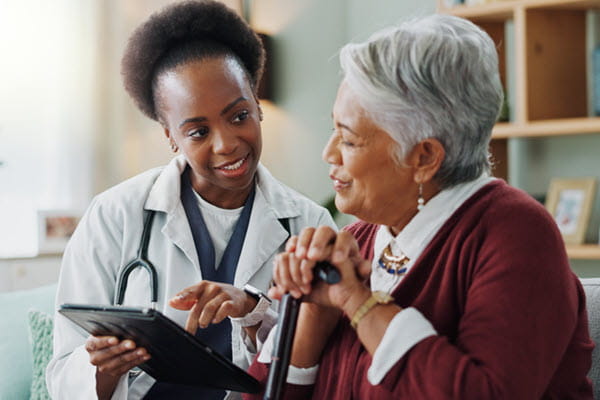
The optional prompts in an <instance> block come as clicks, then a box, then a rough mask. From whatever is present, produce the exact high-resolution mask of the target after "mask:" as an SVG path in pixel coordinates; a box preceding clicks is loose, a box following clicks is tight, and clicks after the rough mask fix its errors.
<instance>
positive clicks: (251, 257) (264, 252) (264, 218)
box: [234, 190, 288, 287]
mask: <svg viewBox="0 0 600 400" xmlns="http://www.w3.org/2000/svg"><path fill="white" fill-rule="evenodd" d="M287 238H288V233H287V231H286V230H285V228H284V227H283V226H282V225H281V223H280V222H279V220H278V219H277V216H276V215H275V212H274V210H273V209H272V208H271V207H270V206H269V204H268V203H267V202H266V200H265V197H264V195H263V193H262V191H261V190H257V192H256V198H255V199H254V205H253V207H252V215H251V216H250V223H249V225H248V231H247V232H246V238H245V240H244V246H243V247H242V252H241V254H240V259H239V262H238V266H237V273H236V275H235V281H234V285H235V286H237V287H242V286H244V285H245V284H246V283H248V281H249V280H250V278H252V276H253V275H254V274H255V273H256V272H257V271H258V270H259V269H260V268H261V267H262V266H263V264H264V263H265V262H266V261H267V260H268V259H269V258H270V257H271V256H273V255H274V254H275V253H276V252H277V251H278V250H279V248H280V247H281V246H283V244H284V243H285V241H286V239H287ZM268 267H270V265H269V266H268Z"/></svg>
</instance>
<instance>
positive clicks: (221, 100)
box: [159, 57, 262, 208]
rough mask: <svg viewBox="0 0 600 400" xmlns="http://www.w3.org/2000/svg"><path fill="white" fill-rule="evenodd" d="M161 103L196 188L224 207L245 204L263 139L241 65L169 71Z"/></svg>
mask: <svg viewBox="0 0 600 400" xmlns="http://www.w3.org/2000/svg"><path fill="white" fill-rule="evenodd" d="M159 104H160V114H161V115H162V117H163V118H164V119H165V121H164V122H163V123H164V124H165V125H166V126H165V128H166V129H165V132H166V134H167V136H168V137H169V138H170V139H171V140H173V141H174V142H175V144H176V145H177V146H178V147H179V149H180V150H181V152H182V153H183V154H184V155H185V157H186V159H187V161H188V163H189V165H190V166H191V168H192V171H193V174H192V183H193V186H194V189H195V190H196V191H197V192H198V193H199V194H200V195H201V196H202V197H203V198H205V199H206V200H207V201H209V202H211V203H213V204H216V205H218V206H221V207H226V208H231V207H237V206H240V205H241V204H243V202H244V200H245V199H246V197H247V195H248V193H249V191H250V189H251V187H252V183H253V178H254V174H255V172H256V168H257V165H258V160H259V158H260V153H261V148H262V141H261V131H260V116H259V109H258V103H257V101H256V98H255V96H254V93H253V91H252V88H251V87H250V83H249V82H248V78H247V76H246V73H245V72H244V70H243V69H242V68H241V67H240V65H239V63H238V62H237V61H236V60H234V59H232V58H223V57H220V58H209V59H206V60H203V61H195V62H190V63H187V64H183V65H181V66H178V67H176V68H175V69H174V70H172V71H168V72H165V73H164V74H163V76H161V77H160V78H159Z"/></svg>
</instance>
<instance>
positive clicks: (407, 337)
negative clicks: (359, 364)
mask: <svg viewBox="0 0 600 400" xmlns="http://www.w3.org/2000/svg"><path fill="white" fill-rule="evenodd" d="M433 335H437V332H436V330H435V329H434V328H433V325H431V323H430V322H429V321H428V320H427V319H426V318H425V317H424V316H423V314H421V313H420V312H419V311H418V310H417V309H415V308H412V307H409V308H405V309H403V310H402V311H400V312H399V313H398V314H396V316H395V317H394V318H393V319H392V321H391V322H390V324H389V325H388V327H387V329H386V331H385V334H384V335H383V338H382V339H381V343H379V346H377V350H375V354H373V360H372V361H371V366H370V367H369V371H368V372H367V378H368V379H369V383H370V384H371V385H378V384H379V383H380V382H381V381H382V380H383V378H384V377H385V375H386V374H387V373H388V372H389V371H390V370H391V369H392V368H393V367H394V365H396V363H397V362H398V361H400V359H401V358H402V357H404V354H406V352H408V351H409V350H410V349H411V348H412V347H413V346H414V345H415V344H417V343H419V342H420V341H421V340H423V339H425V338H426V337H429V336H433Z"/></svg>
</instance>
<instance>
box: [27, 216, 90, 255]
mask: <svg viewBox="0 0 600 400" xmlns="http://www.w3.org/2000/svg"><path fill="white" fill-rule="evenodd" d="M80 219H81V213H80V212H77V211H75V210H38V212H37V220H38V254H61V253H62V252H63V251H64V250H65V246H66V245H67V242H68V241H69V239H70V238H71V235H73V232H74V231H75V228H76V227H77V224H78V223H79V220H80Z"/></svg>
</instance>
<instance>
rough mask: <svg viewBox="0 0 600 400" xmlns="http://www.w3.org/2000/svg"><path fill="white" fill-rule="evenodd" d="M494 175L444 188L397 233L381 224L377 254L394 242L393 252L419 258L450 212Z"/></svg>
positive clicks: (376, 246)
mask: <svg viewBox="0 0 600 400" xmlns="http://www.w3.org/2000/svg"><path fill="white" fill-rule="evenodd" d="M494 179H495V178H493V177H490V176H489V175H488V174H487V173H485V174H482V175H481V176H480V177H479V178H477V179H475V180H473V181H470V182H466V183H461V184H459V185H456V186H453V187H451V188H449V189H445V190H442V191H441V192H439V193H438V194H437V195H435V196H434V197H432V198H431V199H430V200H429V201H428V202H427V203H426V204H425V206H424V207H423V209H421V211H419V212H418V213H417V214H416V215H415V216H414V217H413V218H412V219H411V220H410V222H409V223H408V224H407V225H406V226H405V227H404V229H402V231H401V232H400V233H399V234H398V235H397V236H396V237H394V235H393V234H392V233H391V231H390V229H389V228H388V227H387V226H383V225H382V226H381V227H380V229H378V231H377V236H376V237H375V245H374V247H375V248H374V250H375V252H374V255H375V257H376V258H378V257H379V256H380V255H381V252H382V251H383V249H384V248H385V247H386V246H387V245H388V244H390V243H391V247H392V253H394V254H395V255H399V254H400V252H403V253H404V254H405V255H406V256H407V257H408V258H409V259H410V260H412V261H414V260H416V259H417V258H418V257H419V256H420V255H421V253H422V252H423V250H424V249H425V248H426V247H427V246H428V245H429V242H431V239H433V237H434V236H435V234H436V233H437V232H438V231H439V229H440V228H441V227H442V225H443V224H444V223H445V222H446V221H447V220H448V219H449V218H450V216H451V215H452V214H454V212H455V211H456V210H457V209H458V208H459V207H460V206H461V205H462V204H463V203H464V202H465V201H466V200H467V199H468V198H469V197H471V196H472V195H473V194H475V192H477V191H478V190H479V189H481V188H482V187H483V186H484V185H486V184H488V183H489V182H491V181H493V180H494ZM415 207H416V202H415Z"/></svg>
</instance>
